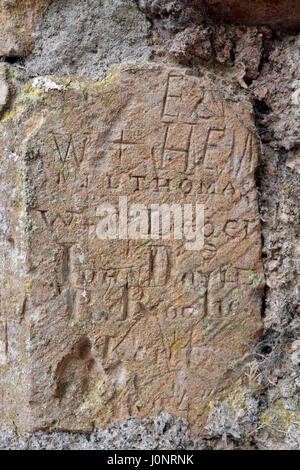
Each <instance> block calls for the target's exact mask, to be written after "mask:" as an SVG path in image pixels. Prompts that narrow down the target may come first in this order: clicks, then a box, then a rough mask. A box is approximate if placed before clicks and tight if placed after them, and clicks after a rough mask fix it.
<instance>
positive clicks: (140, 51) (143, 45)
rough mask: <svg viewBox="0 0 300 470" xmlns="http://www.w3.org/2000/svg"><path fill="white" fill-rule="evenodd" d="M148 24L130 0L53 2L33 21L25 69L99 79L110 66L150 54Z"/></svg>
mask: <svg viewBox="0 0 300 470" xmlns="http://www.w3.org/2000/svg"><path fill="white" fill-rule="evenodd" d="M149 27H150V23H149V21H148V20H147V19H146V17H145V16H144V15H143V14H142V13H141V11H139V9H138V7H137V4H136V2H135V1H134V0H114V1H113V2H112V1H110V0H77V1H74V0H66V1H64V2H61V1H60V0H54V1H53V2H52V3H51V5H50V7H49V9H48V11H47V13H46V15H45V16H44V17H42V18H40V20H39V23H38V25H37V32H36V33H35V48H34V50H33V52H32V54H31V56H30V57H29V58H28V61H27V64H26V65H27V69H28V71H29V73H30V74H31V76H36V75H45V74H55V75H69V74H80V75H88V76H90V77H92V78H94V79H96V80H98V79H99V78H103V76H104V75H105V72H106V71H107V69H108V68H109V67H110V66H111V65H118V64H121V63H122V62H124V61H128V60H130V61H131V62H136V61H142V60H147V59H148V58H149V57H150V54H151V49H150V47H149V46H148V35H149Z"/></svg>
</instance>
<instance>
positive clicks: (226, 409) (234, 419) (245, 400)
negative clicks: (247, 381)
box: [206, 380, 259, 438]
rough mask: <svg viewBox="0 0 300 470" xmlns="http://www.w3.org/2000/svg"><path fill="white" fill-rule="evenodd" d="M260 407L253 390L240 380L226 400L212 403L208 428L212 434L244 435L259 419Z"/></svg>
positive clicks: (235, 436)
mask: <svg viewBox="0 0 300 470" xmlns="http://www.w3.org/2000/svg"><path fill="white" fill-rule="evenodd" d="M258 409H259V407H258V399H257V397H256V396H255V394H254V392H253V390H252V389H251V388H248V387H246V386H245V385H243V384H242V383H241V381H240V380H239V381H238V382H237V384H236V386H235V388H234V389H233V390H232V392H231V393H230V394H229V395H228V396H227V397H226V398H225V399H224V400H216V401H212V402H211V403H210V414H209V416H208V420H207V425H206V429H207V431H208V433H209V434H210V435H211V436H216V435H219V436H223V435H224V434H228V435H231V436H233V437H234V438H241V437H244V436H245V435H247V433H249V432H250V431H251V430H252V428H253V424H254V423H255V422H256V421H257V419H258V416H257V413H258Z"/></svg>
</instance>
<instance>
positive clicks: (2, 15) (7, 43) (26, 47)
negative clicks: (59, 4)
mask: <svg viewBox="0 0 300 470" xmlns="http://www.w3.org/2000/svg"><path fill="white" fill-rule="evenodd" d="M50 1H51V0H1V1H0V56H8V57H10V56H11V57H14V56H26V55H27V54H28V53H29V52H30V51H31V50H32V48H33V46H34V39H33V37H32V35H33V33H34V31H35V21H36V18H37V17H38V16H39V15H41V14H42V13H43V12H44V11H45V9H46V7H47V6H48V5H49V3H50Z"/></svg>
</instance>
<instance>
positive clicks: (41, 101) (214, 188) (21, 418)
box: [1, 65, 263, 434]
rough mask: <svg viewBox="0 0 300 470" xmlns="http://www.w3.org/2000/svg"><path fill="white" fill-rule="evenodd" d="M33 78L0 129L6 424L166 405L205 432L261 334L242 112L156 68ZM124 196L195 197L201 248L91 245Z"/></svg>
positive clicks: (249, 136) (251, 143)
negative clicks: (107, 209) (214, 403)
mask: <svg viewBox="0 0 300 470" xmlns="http://www.w3.org/2000/svg"><path fill="white" fill-rule="evenodd" d="M51 82H52V85H51ZM42 83H47V87H46V88H45V87H44V88H43V87H42ZM33 84H34V85H35V86H33ZM33 84H32V83H31V84H26V85H25V87H24V88H23V90H21V92H20V94H19V95H18V96H17V97H16V98H15V101H14V104H13V106H12V108H11V109H10V110H8V111H7V112H6V114H5V115H4V116H3V118H2V122H1V126H2V139H1V156H2V164H1V171H2V175H1V176H2V178H1V181H2V183H1V184H2V186H1V189H2V195H1V214H2V219H1V224H2V227H1V230H2V247H1V250H2V251H1V254H2V270H1V276H2V278H1V366H2V371H1V382H2V384H1V393H2V404H3V410H2V416H5V419H6V421H7V422H8V423H10V422H12V421H13V422H14V423H16V424H17V426H19V427H20V428H21V429H23V430H36V429H49V430H73V431H79V430H80V431H91V430H92V429H93V427H94V426H96V427H104V426H106V425H107V424H109V423H111V422H112V421H113V420H115V419H117V420H119V421H120V422H123V421H124V420H125V419H126V418H127V417H129V416H133V417H135V418H138V419H143V418H146V417H148V416H158V415H159V414H160V412H162V411H164V412H167V413H170V414H171V415H173V416H177V417H180V418H183V419H187V420H188V422H189V424H190V426H191V429H192V431H193V432H194V433H195V434H201V433H203V432H204V425H205V422H206V418H207V415H208V412H209V403H210V401H211V400H212V399H214V398H218V397H221V396H223V395H224V393H225V394H226V393H227V391H228V390H230V389H231V387H232V386H233V385H234V383H235V381H236V380H237V377H238V376H239V373H238V368H239V364H240V363H241V362H242V361H243V359H244V358H245V356H246V355H247V354H248V352H249V350H251V347H252V345H253V343H254V341H255V339H256V338H257V335H258V334H259V332H260V328H261V320H260V310H261V295H262V286H263V276H262V263H261V258H260V256H261V240H260V236H261V235H260V223H259V217H258V211H257V194H256V189H255V184H254V172H255V168H256V164H257V153H258V152H257V144H256V139H255V136H254V135H253V133H252V132H251V130H250V129H251V128H252V126H253V116H252V114H251V112H250V107H249V109H244V108H242V107H241V106H238V105H234V108H233V107H232V106H233V105H232V104H228V103H227V102H226V101H225V100H224V99H223V98H222V96H221V94H220V92H219V91H217V90H215V88H214V86H213V84H212V83H208V82H206V81H205V80H204V79H203V80H202V81H201V80H200V79H198V78H196V77H193V76H191V75H189V72H188V71H187V72H186V73H185V70H184V69H169V68H165V67H161V66H153V65H152V66H151V65H143V66H135V67H133V66H128V67H122V68H121V69H119V70H115V71H114V72H112V73H111V74H110V75H109V76H107V78H106V79H105V80H103V81H102V82H99V83H94V82H87V81H83V80H81V81H78V79H75V78H72V77H70V78H65V79H60V80H59V79H54V78H50V77H48V78H47V79H44V82H43V80H42V79H39V80H36V81H35V82H34V83H33ZM46 89H47V90H48V91H46ZM124 196H126V197H127V199H128V208H129V207H130V206H131V204H133V203H142V204H145V205H146V206H147V208H150V205H151V204H160V205H161V204H163V203H167V204H174V203H175V204H180V205H181V207H183V205H184V204H187V203H190V204H195V203H196V202H197V203H202V204H204V206H205V230H204V233H205V244H204V248H203V249H202V250H193V251H189V250H187V249H186V246H185V242H186V240H172V239H171V240H167V239H162V238H161V237H160V238H159V239H151V238H150V239H144V240H122V239H114V240H100V239H99V238H98V234H99V230H98V228H99V223H100V217H99V210H98V208H99V207H100V206H101V204H103V203H110V204H112V205H113V206H115V207H117V208H118V204H119V198H120V197H124ZM133 220H134V219H132V218H131V219H130V221H131V222H132V221H133Z"/></svg>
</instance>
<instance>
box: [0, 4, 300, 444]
mask: <svg viewBox="0 0 300 470" xmlns="http://www.w3.org/2000/svg"><path fill="white" fill-rule="evenodd" d="M2 3H3V5H4V4H7V8H10V6H9V4H10V3H11V4H12V3H14V2H4V1H3V2H2ZM29 3H30V2H27V3H26V5H27V6H26V8H32V11H33V12H34V15H32V17H36V13H35V12H37V11H38V13H39V16H38V17H37V18H36V19H35V23H34V24H35V27H34V29H35V33H34V34H33V39H30V41H29V42H28V37H30V38H31V33H32V31H33V26H32V25H33V22H32V20H31V22H30V25H29V26H28V23H26V22H25V23H26V25H22V27H21V29H23V30H26V29H27V30H29V36H28V35H27V36H26V37H27V39H26V40H25V39H18V41H19V42H18V44H21V46H20V45H18V47H17V46H11V39H10V38H9V41H10V42H9V45H8V46H7V45H6V43H5V41H8V39H7V38H8V32H7V31H6V30H5V28H2V32H1V38H2V37H4V38H5V41H4V42H3V44H4V45H3V46H1V51H2V52H1V55H2V60H3V62H5V61H7V60H8V62H12V60H11V59H7V58H8V57H14V60H13V61H14V62H15V64H14V66H15V67H16V69H19V70H20V71H22V74H24V76H27V77H28V78H31V77H36V76H39V75H52V74H55V75H59V76H63V75H68V74H79V75H88V76H89V77H91V78H93V79H99V78H102V77H103V76H104V75H105V73H106V71H107V69H108V68H109V67H110V66H111V65H115V64H118V65H119V64H121V63H123V62H129V63H132V62H133V63H136V62H140V61H145V60H151V61H153V62H155V63H164V64H169V65H176V66H183V67H190V68H191V69H192V70H193V73H196V74H198V75H199V76H205V77H206V76H207V77H209V78H210V79H213V80H214V82H215V84H216V86H219V87H220V89H222V90H225V92H224V91H223V93H224V99H225V100H228V101H229V102H232V101H248V100H250V101H251V102H252V103H253V106H254V110H255V113H256V128H255V129H254V132H255V133H256V135H257V139H258V142H259V144H260V163H259V167H258V170H257V174H256V182H257V189H258V192H259V205H260V217H261V223H262V233H263V261H264V268H265V278H266V288H265V296H264V305H263V312H262V314H263V320H264V331H263V334H262V336H261V338H260V339H259V340H258V342H257V345H256V347H255V348H254V349H253V353H252V355H251V356H249V357H248V358H247V360H246V362H245V363H244V364H243V365H242V366H240V367H241V369H242V371H241V372H242V380H241V383H240V385H239V387H238V388H237V389H236V390H233V391H231V392H230V394H229V395H228V396H227V397H225V398H224V400H219V401H218V402H214V403H211V412H210V416H209V419H208V422H207V432H208V435H207V436H205V438H203V439H199V440H195V439H194V440H193V439H192V438H191V436H190V434H189V430H188V428H187V424H186V423H185V422H182V421H181V420H179V419H177V420H176V419H174V418H172V417H170V416H168V415H163V416H162V417H161V420H160V421H159V422H158V421H155V423H154V425H153V423H152V422H151V420H149V421H145V422H140V421H137V420H129V421H128V422H126V423H124V424H123V425H122V426H121V427H118V426H117V425H116V426H115V427H112V428H108V429H107V430H106V431H100V430H97V431H95V432H94V433H92V434H91V435H90V436H88V438H87V436H78V435H73V434H68V433H62V434H46V433H36V434H31V435H24V436H22V437H19V436H18V430H17V429H16V430H11V429H9V430H5V431H3V433H2V434H1V447H2V448H99V449H101V448H113V447H112V446H116V447H115V448H145V449H146V448H154V447H156V448H159V447H161V448H165V447H170V448H199V449H204V448H213V449H222V448H239V449H243V448H254V449H255V448H259V449H266V448H267V449H296V448H298V447H299V445H300V444H299V442H300V431H299V354H300V352H299V351H300V348H299V339H298V338H299V317H298V316H299V298H298V290H299V274H300V272H299V270H300V246H299V194H300V191H299V171H300V170H299V167H300V141H299V122H300V119H299V117H300V116H299V114H300V111H299V110H300V74H299V59H300V57H299V50H300V49H299V46H300V37H299V34H298V33H297V30H298V31H299V11H298V10H297V2H295V5H294V6H293V8H294V9H293V14H292V15H290V13H289V12H288V10H287V9H286V2H284V1H283V2H277V4H278V5H277V10H274V9H272V6H274V5H271V7H269V4H271V3H272V2H267V1H259V2H255V3H256V4H257V5H258V7H259V8H262V10H260V11H263V14H262V16H261V17H259V15H258V13H257V12H258V11H259V10H256V18H259V21H257V23H256V22H255V21H256V20H253V19H251V18H250V21H249V22H247V21H246V20H244V21H243V22H241V21H242V20H241V18H245V16H243V15H241V14H236V13H234V11H235V10H234V8H233V7H232V5H234V3H238V2H234V1H231V2H222V3H228V4H230V5H229V6H230V8H231V9H229V10H227V12H229V13H228V16H227V17H226V21H223V18H224V17H223V15H217V16H216V15H215V14H214V12H215V11H216V10H215V9H214V8H213V7H214V6H215V5H216V4H217V3H218V2H205V3H207V4H208V5H210V4H211V5H212V8H211V10H207V9H206V6H205V5H203V3H204V2H203V3H202V2H199V1H190V2H187V1H183V0H182V1H179V0H178V1H175V0H173V1H170V0H165V1H163V0H162V1H146V0H140V1H139V2H135V1H134V0H123V1H122V0H116V1H114V2H108V1H106V0H103V1H96V0H88V2H87V1H82V0H80V1H76V2H75V1H74V0H63V1H57V0H54V1H52V2H51V4H50V6H49V7H48V9H47V11H46V12H45V13H44V14H42V13H43V12H42V10H40V6H39V9H37V6H36V5H37V4H39V3H40V4H42V3H43V2H32V4H34V6H32V5H29ZM45 3H46V2H45ZM242 3H243V2H240V5H242ZM87 4H88V5H87ZM218 8H219V6H218ZM270 8H271V10H270ZM218 11H220V10H219V9H218ZM270 11H272V14H271V13H270ZM274 11H275V13H274ZM268 12H269V13H268ZM276 12H277V13H278V14H277V16H276ZM5 14H7V13H5ZM257 15H258V16H257ZM220 16H221V17H220ZM32 17H30V18H32ZM26 18H27V16H26ZM283 18H284V20H283ZM26 21H27V20H26ZM4 23H5V24H7V20H6V18H4V19H3V21H2V24H4ZM223 23H224V24H223ZM12 29H16V31H15V34H14V37H16V32H17V33H19V31H20V26H19V25H17V26H15V25H12ZM287 30H290V31H287ZM17 37H19V36H18V35H17ZM15 41H16V40H15ZM7 43H8V42H7ZM27 43H28V44H30V45H28V46H27ZM33 43H35V45H34V46H33ZM1 44H2V43H1ZM25 44H26V47H25ZM22 45H23V46H24V47H23V46H22ZM31 49H32V52H31V53H30V54H29V55H28V53H29V51H30V50H31ZM26 56H27V57H26ZM7 67H8V69H9V67H10V65H9V64H8V65H7ZM11 70H12V69H11ZM4 73H8V72H3V74H4ZM14 80H15V86H16V87H17V80H18V79H17V78H14ZM13 88H14V86H13V85H12V86H11V88H10V90H8V89H7V88H5V85H3V87H2V88H1V90H0V91H1V98H2V97H3V98H2V103H1V104H2V105H3V106H4V110H5V109H6V106H8V104H7V103H9V99H10V95H13V92H14V89H13ZM4 189H5V188H4ZM112 436H113V439H112Z"/></svg>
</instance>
